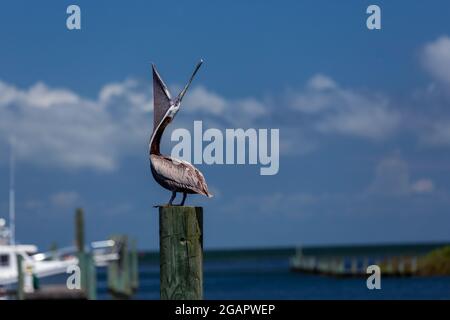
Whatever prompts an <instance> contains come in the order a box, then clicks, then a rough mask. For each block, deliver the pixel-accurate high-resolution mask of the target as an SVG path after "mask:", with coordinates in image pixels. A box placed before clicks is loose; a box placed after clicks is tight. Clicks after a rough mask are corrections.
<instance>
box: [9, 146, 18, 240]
mask: <svg viewBox="0 0 450 320" xmlns="http://www.w3.org/2000/svg"><path fill="white" fill-rule="evenodd" d="M9 166H10V167H9V170H10V171H9V230H10V244H11V245H15V244H16V203H15V200H16V199H15V193H14V183H15V181H14V170H15V168H14V166H15V157H14V140H12V142H11V156H10V164H9Z"/></svg>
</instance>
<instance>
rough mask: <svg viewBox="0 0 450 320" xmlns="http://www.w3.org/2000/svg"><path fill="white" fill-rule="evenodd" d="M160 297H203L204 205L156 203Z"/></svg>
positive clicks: (193, 298) (168, 298)
mask: <svg viewBox="0 0 450 320" xmlns="http://www.w3.org/2000/svg"><path fill="white" fill-rule="evenodd" d="M159 241H160V272H161V274H160V277H161V279H160V297H161V300H201V299H203V208H202V207H186V206H164V207H159Z"/></svg>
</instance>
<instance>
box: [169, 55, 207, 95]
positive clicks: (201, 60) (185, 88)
mask: <svg viewBox="0 0 450 320" xmlns="http://www.w3.org/2000/svg"><path fill="white" fill-rule="evenodd" d="M202 63H203V59H200V61H199V63H197V65H196V66H195V70H194V72H193V73H192V76H191V78H190V79H189V82H188V83H187V84H186V86H185V87H184V89H183V90H182V91H181V92H180V94H179V95H178V97H177V100H176V101H177V102H178V103H181V100H182V99H183V97H184V95H185V94H186V91H187V89H188V88H189V86H190V85H191V82H192V80H193V79H194V77H195V74H196V73H197V71H198V69H200V66H201V65H202Z"/></svg>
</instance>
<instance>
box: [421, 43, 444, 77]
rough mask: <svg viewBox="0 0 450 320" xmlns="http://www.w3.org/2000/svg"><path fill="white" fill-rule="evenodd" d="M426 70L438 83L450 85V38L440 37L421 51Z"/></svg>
mask: <svg viewBox="0 0 450 320" xmlns="http://www.w3.org/2000/svg"><path fill="white" fill-rule="evenodd" d="M422 62H423V64H424V66H425V68H426V70H427V71H428V72H429V73H430V74H431V75H432V76H433V77H434V78H435V79H436V80H437V81H438V82H441V83H443V84H445V85H450V37H448V36H442V37H440V38H438V39H436V40H435V41H433V42H430V43H427V44H426V45H425V46H424V48H423V50H422Z"/></svg>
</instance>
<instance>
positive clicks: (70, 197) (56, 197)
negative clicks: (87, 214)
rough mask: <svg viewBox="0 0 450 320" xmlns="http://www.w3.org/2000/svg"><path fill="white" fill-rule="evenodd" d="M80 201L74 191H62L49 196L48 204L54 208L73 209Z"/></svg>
mask: <svg viewBox="0 0 450 320" xmlns="http://www.w3.org/2000/svg"><path fill="white" fill-rule="evenodd" d="M79 201H80V195H79V194H78V193H76V192H74V191H68V192H66V191H62V192H58V193H55V194H52V195H51V196H50V203H51V205H52V206H54V207H58V208H68V207H73V206H76V205H77V204H78V202H79Z"/></svg>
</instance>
